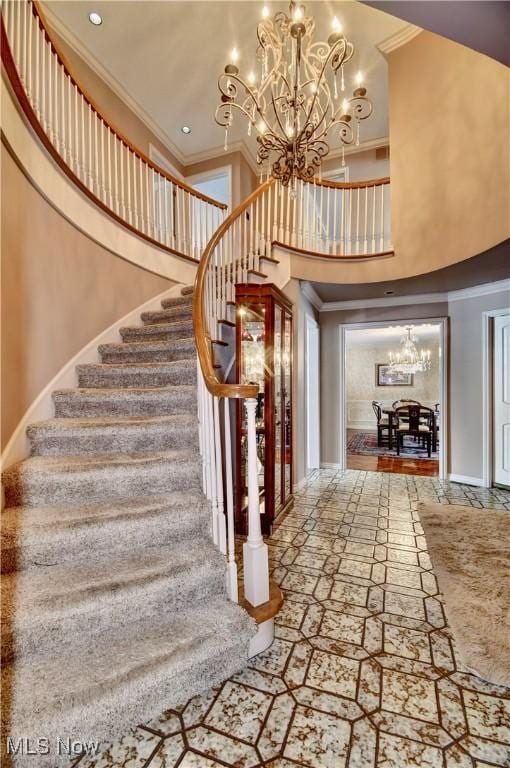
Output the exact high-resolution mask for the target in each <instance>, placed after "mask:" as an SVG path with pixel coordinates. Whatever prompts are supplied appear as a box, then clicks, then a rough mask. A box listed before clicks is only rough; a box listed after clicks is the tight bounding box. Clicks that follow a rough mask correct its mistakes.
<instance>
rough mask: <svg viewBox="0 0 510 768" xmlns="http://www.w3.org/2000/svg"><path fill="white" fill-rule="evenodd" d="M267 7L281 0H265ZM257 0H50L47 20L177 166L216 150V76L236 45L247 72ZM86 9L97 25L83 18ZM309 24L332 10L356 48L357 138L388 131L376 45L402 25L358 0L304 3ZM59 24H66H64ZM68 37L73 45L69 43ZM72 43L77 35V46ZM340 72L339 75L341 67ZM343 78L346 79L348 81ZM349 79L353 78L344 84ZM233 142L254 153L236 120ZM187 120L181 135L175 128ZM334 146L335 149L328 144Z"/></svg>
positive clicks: (323, 22) (319, 23) (323, 27)
mask: <svg viewBox="0 0 510 768" xmlns="http://www.w3.org/2000/svg"><path fill="white" fill-rule="evenodd" d="M267 4H268V5H269V7H270V9H271V11H272V12H275V11H276V10H281V9H286V7H287V6H286V3H267ZM262 5H263V3H262V2H251V0H248V1H246V2H243V1H242V0H238V1H237V2H223V1H217V0H209V2H207V1H206V2H203V1H202V0H198V1H197V2H195V1H194V0H187V1H184V2H183V1H182V0H181V1H176V2H168V1H164V0H162V1H158V2H154V1H153V0H137V1H136V2H126V1H125V0H90V1H89V0H87V1H86V2H84V1H83V0H48V1H47V2H45V3H44V6H45V8H47V9H49V21H50V23H51V22H52V19H53V22H54V23H55V25H56V27H57V31H59V32H60V33H61V34H62V33H63V34H64V37H65V38H67V40H68V42H71V44H73V42H74V44H75V47H77V48H81V53H82V54H85V55H86V56H87V58H88V59H89V60H91V57H92V60H94V59H95V60H96V61H97V62H99V65H100V67H101V68H102V70H103V73H104V72H105V73H106V75H107V77H108V79H109V80H110V84H112V83H113V84H115V89H116V90H117V91H119V90H120V91H121V95H122V91H124V93H127V94H129V98H130V99H131V101H132V102H135V104H136V105H138V106H139V107H140V108H141V110H142V111H143V112H145V113H146V114H148V115H149V116H150V117H151V119H152V121H153V122H154V123H155V124H156V125H157V126H158V127H159V129H160V132H161V133H162V134H164V136H165V138H166V143H167V144H168V146H169V147H170V148H171V149H172V148H173V149H174V150H176V151H177V155H178V157H179V159H180V160H181V161H182V162H191V161H192V160H195V159H198V155H199V154H200V153H204V152H209V153H210V152H211V151H212V150H215V149H218V150H219V151H221V147H222V144H223V140H224V135H223V129H221V128H220V127H219V126H217V125H216V123H215V122H214V111H215V107H216V105H217V103H218V95H219V94H218V86H217V79H218V75H219V74H220V73H221V72H222V71H223V67H224V66H225V64H226V63H227V61H228V55H229V52H230V50H231V49H232V48H233V46H234V45H235V46H236V47H237V48H238V50H239V51H240V54H241V60H240V68H241V72H243V71H244V72H246V71H248V70H249V69H251V67H252V65H253V64H254V54H255V49H256V25H257V22H258V21H259V19H260V15H261V8H262ZM92 10H97V11H99V12H100V13H101V15H102V18H103V23H102V24H101V26H98V27H95V26H93V25H92V24H91V23H90V22H89V20H88V14H89V12H90V11H92ZM308 11H309V12H311V13H313V15H314V17H315V20H316V38H315V39H317V40H322V39H325V38H327V36H328V35H329V32H330V24H331V20H332V18H333V16H337V17H338V18H339V19H340V20H341V21H342V24H343V28H344V31H345V34H346V36H347V37H348V38H349V39H351V40H352V41H353V42H354V44H355V47H356V53H355V56H354V58H353V60H352V61H351V64H350V65H349V71H350V77H351V78H353V77H354V75H355V73H356V72H357V71H358V70H361V71H362V72H363V73H364V75H365V83H366V86H367V89H368V92H369V95H370V96H371V98H372V100H373V103H374V112H373V114H372V116H371V117H370V118H369V119H368V120H367V121H366V122H364V123H363V125H362V136H361V138H362V141H363V142H366V141H374V140H377V139H381V138H384V137H387V136H388V97H387V90H388V89H387V65H386V61H385V59H384V56H383V55H382V53H380V51H378V50H377V48H376V45H377V44H378V43H380V42H382V41H383V40H385V39H386V38H388V37H390V36H392V35H394V34H395V33H396V32H398V31H400V30H402V29H403V28H405V27H406V26H407V25H406V23H405V22H402V21H401V20H399V19H396V18H394V17H392V16H389V15H388V14H385V13H382V12H381V11H378V10H374V9H373V8H369V7H368V6H366V5H363V4H361V3H358V2H353V1H349V2H323V0H320V1H319V0H317V2H309V3H308ZM62 25H64V26H62ZM73 38H74V41H73ZM77 41H79V42H78V43H77ZM346 74H347V72H346ZM348 82H349V81H348ZM350 82H352V80H351V81H350ZM236 122H237V126H234V128H233V129H232V131H231V132H230V133H231V141H232V142H236V141H240V140H244V141H245V143H246V144H248V145H249V146H250V149H251V152H252V154H253V156H254V154H255V153H254V147H255V143H254V139H253V138H252V139H251V140H250V139H248V137H247V135H246V124H243V125H242V127H241V121H240V120H237V121H236ZM182 125H189V126H190V127H191V128H192V133H191V134H190V135H188V136H184V135H183V134H182V133H181V131H180V128H181V126H182ZM332 148H334V145H332Z"/></svg>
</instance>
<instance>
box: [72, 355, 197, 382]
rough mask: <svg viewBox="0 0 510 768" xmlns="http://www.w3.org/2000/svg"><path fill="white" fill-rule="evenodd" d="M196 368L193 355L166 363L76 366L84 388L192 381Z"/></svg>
mask: <svg viewBox="0 0 510 768" xmlns="http://www.w3.org/2000/svg"><path fill="white" fill-rule="evenodd" d="M196 369H197V363H196V359H194V358H190V359H186V360H175V361H172V362H164V363H85V364H83V365H77V366H76V371H77V374H78V382H79V384H80V386H82V387H83V386H85V387H103V386H107V387H112V386H117V387H122V386H127V387H141V386H143V385H144V384H147V385H148V386H151V387H155V386H158V384H159V385H160V386H167V385H168V384H193V383H195V381H196V375H197V370H196Z"/></svg>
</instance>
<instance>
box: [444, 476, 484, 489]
mask: <svg viewBox="0 0 510 768" xmlns="http://www.w3.org/2000/svg"><path fill="white" fill-rule="evenodd" d="M448 480H450V482H452V483H462V484H463V485H476V486H479V487H480V488H485V483H484V481H483V479H482V478H481V477H470V476H469V475H455V474H451V475H448Z"/></svg>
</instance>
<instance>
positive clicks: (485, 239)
mask: <svg viewBox="0 0 510 768" xmlns="http://www.w3.org/2000/svg"><path fill="white" fill-rule="evenodd" d="M182 5H183V4H182V3H122V4H119V3H111V2H107V1H106V2H103V3H101V9H100V10H101V16H102V23H101V24H100V25H93V24H91V23H90V21H89V18H88V14H89V12H90V10H91V9H90V8H89V4H88V3H86V2H69V3H68V2H45V3H43V4H41V5H40V6H39V4H37V7H38V8H39V9H40V14H41V17H42V19H44V23H45V24H46V30H47V33H46V34H47V38H48V39H47V42H49V39H51V41H52V42H51V45H52V50H53V53H54V56H55V59H56V58H57V52H58V60H59V61H60V62H61V63H62V66H63V71H64V73H67V75H68V76H69V82H70V83H71V77H70V76H71V75H72V77H73V79H74V80H73V81H74V83H76V84H77V86H79V90H80V92H81V93H83V94H84V95H85V98H86V100H88V101H89V102H90V103H91V105H92V106H93V108H94V109H96V110H97V113H98V114H100V115H101V118H102V119H104V121H105V122H104V125H105V137H104V139H103V135H102V132H101V125H102V124H101V123H100V124H99V125H100V130H99V134H100V135H99V138H98V136H97V135H96V136H95V137H94V135H93V134H94V131H95V130H96V128H91V127H89V128H87V125H86V124H85V126H84V127H83V128H81V127H79V126H76V127H75V126H74V124H73V125H70V126H69V130H68V139H72V138H73V137H74V139H78V138H79V137H80V132H81V138H82V139H83V140H84V139H85V138H86V137H88V133H87V131H90V138H91V140H94V138H95V140H96V142H98V146H99V147H100V146H102V145H101V142H103V140H104V141H105V142H106V143H105V146H104V148H103V151H104V160H103V161H102V160H101V159H99V164H100V165H101V162H104V163H105V164H106V166H108V165H109V163H111V164H112V165H113V163H115V162H117V156H116V154H115V152H113V145H112V149H110V144H109V143H108V142H110V141H111V134H110V130H109V129H108V128H106V126H111V127H112V128H114V129H115V130H116V131H117V132H118V133H119V134H120V135H121V136H123V137H124V138H125V139H126V146H128V145H129V147H131V148H132V149H134V150H135V153H136V152H137V153H138V156H139V157H140V158H142V159H143V158H145V159H147V160H149V161H150V162H152V164H153V166H154V167H159V168H161V169H162V171H163V172H164V173H166V174H167V175H168V178H173V179H175V183H169V184H168V185H167V184H166V182H165V180H164V177H163V176H161V177H158V176H157V174H156V175H155V176H154V175H153V178H152V183H151V180H150V179H149V176H147V179H144V178H142V175H143V173H145V172H146V171H147V167H148V168H149V169H150V168H151V166H150V165H149V166H147V167H146V168H145V169H144V170H143V171H142V172H141V173H140V176H139V178H137V180H136V183H133V188H132V190H130V194H131V198H135V200H136V197H137V196H139V197H140V200H139V201H138V205H142V207H143V201H142V200H141V198H142V197H143V196H144V195H145V196H146V197H147V198H148V197H149V186H150V185H151V186H152V187H153V188H152V189H151V192H150V197H151V200H150V201H148V202H147V204H146V210H145V212H144V211H143V210H142V211H141V212H140V214H139V215H138V213H137V212H136V211H134V210H133V211H131V210H130V211H127V212H125V213H124V216H123V218H128V219H129V223H130V224H131V226H132V228H134V229H135V230H143V231H144V232H145V234H146V235H147V236H148V237H149V238H152V240H153V241H154V242H155V243H156V244H157V243H159V244H161V243H162V241H163V245H166V246H168V247H169V248H170V249H171V250H174V251H175V252H177V253H184V254H185V255H188V256H191V258H192V259H193V260H195V261H196V260H198V259H200V255H201V253H202V252H203V249H204V247H205V245H206V243H207V241H208V240H209V238H210V236H211V235H212V233H213V231H214V230H215V229H216V227H217V226H218V225H219V223H220V222H221V220H222V218H223V216H224V213H223V212H224V210H225V208H224V206H225V205H227V206H229V207H230V209H231V210H232V209H235V208H236V206H238V205H239V204H240V203H242V202H243V201H244V200H245V199H246V198H247V197H248V195H250V194H251V193H252V192H254V191H255V190H256V189H257V188H258V186H259V184H260V182H261V176H260V169H259V168H258V167H257V164H256V161H255V156H256V147H257V145H256V141H255V135H254V134H255V133H256V131H253V132H252V135H251V136H250V135H248V134H247V132H246V124H245V123H244V122H242V121H241V120H240V119H239V120H238V119H236V120H235V121H234V124H233V126H232V127H231V129H230V130H229V132H228V139H227V149H225V145H224V140H225V136H224V131H223V129H222V128H220V127H219V126H218V125H216V124H215V122H214V110H215V105H216V103H217V101H218V98H217V97H218V88H217V82H216V80H217V75H218V74H219V73H221V71H222V68H223V65H224V63H225V61H226V60H227V58H228V52H229V49H230V48H232V47H233V46H235V47H236V48H237V49H238V50H239V51H240V55H241V63H240V67H241V69H242V70H243V71H244V69H249V68H250V67H251V66H253V63H254V53H255V50H254V49H255V45H254V39H253V38H254V35H253V31H254V28H255V26H256V23H257V21H258V20H259V17H260V11H261V9H260V7H259V6H258V4H256V3H249V4H239V3H214V4H210V3H193V4H192V5H191V6H190V5H189V4H187V6H186V12H185V13H184V12H183V8H182V7H181V6H182ZM334 12H335V14H337V16H338V18H339V19H340V20H341V22H342V24H343V27H344V29H345V30H346V32H347V33H348V34H349V37H350V38H352V39H353V41H354V43H355V45H356V63H355V65H354V66H355V68H357V67H359V69H360V71H362V73H363V77H364V84H365V85H366V87H367V90H368V93H369V95H370V97H371V99H372V102H373V114H372V115H371V117H370V119H369V120H366V121H364V123H363V125H362V131H361V136H360V141H359V145H358V144H357V143H355V144H354V145H353V146H350V147H348V149H347V152H346V156H345V166H343V165H342V153H341V150H340V147H339V144H338V142H336V143H335V139H333V140H331V141H330V143H331V151H330V153H329V155H328V156H327V158H326V159H325V161H324V163H323V168H322V171H321V173H322V176H323V179H324V180H326V179H328V178H333V179H337V180H338V179H340V180H342V181H348V182H350V183H355V182H358V181H364V180H371V179H381V178H387V177H390V178H391V195H390V190H389V189H387V190H386V197H385V201H383V200H382V199H379V198H377V192H376V190H375V188H374V189H373V190H372V189H371V190H370V192H368V193H367V192H366V191H365V193H366V194H367V197H366V198H365V199H363V198H364V194H363V188H362V191H361V196H360V190H358V191H357V192H355V193H348V192H346V191H345V190H343V191H340V193H339V192H338V190H334V189H333V190H330V189H328V187H326V188H325V189H323V188H320V190H319V191H316V190H315V188H314V190H313V192H312V193H311V194H312V200H311V202H310V206H309V207H310V209H311V211H313V212H316V213H317V220H316V221H314V223H313V227H314V231H313V232H312V233H311V236H310V237H309V238H307V237H306V236H305V234H304V232H303V235H302V236H301V238H300V237H299V232H300V231H301V230H304V226H303V223H302V222H300V221H299V210H298V217H297V219H298V221H297V222H296V220H295V218H294V217H293V213H292V203H290V202H289V205H288V209H289V213H288V214H287V212H286V211H285V212H283V213H282V215H281V216H280V218H283V220H284V224H286V227H287V230H288V231H289V233H290V230H292V229H293V228H294V229H295V230H296V231H295V232H294V239H292V237H291V236H290V234H289V236H288V237H287V238H284V240H285V243H284V244H285V245H286V246H291V248H290V251H289V254H288V259H289V271H290V275H291V276H292V277H296V278H300V279H307V280H313V279H316V273H317V269H318V268H319V269H320V271H321V280H322V281H323V282H331V283H342V284H360V283H377V282H379V281H381V280H385V281H386V280H397V279H402V278H409V277H412V276H416V275H422V274H427V273H429V272H434V271H437V270H440V269H442V268H446V267H449V266H451V265H454V264H456V263H459V262H462V261H465V260H467V259H470V258H472V257H475V256H477V255H479V254H481V253H484V252H486V251H488V250H489V249H490V248H492V247H494V246H497V245H499V244H500V243H502V242H504V241H505V240H506V239H507V238H508V236H509V234H510V197H509V195H510V192H509V190H510V157H509V142H508V136H509V135H510V128H509V126H510V90H509V88H510V76H509V70H508V69H507V67H505V65H504V64H502V63H500V62H498V61H496V60H494V59H491V58H489V57H488V56H486V55H483V54H480V53H477V52H475V51H474V50H471V49H469V48H467V47H464V46H462V45H459V44H458V43H456V42H453V41H450V40H448V39H446V38H444V37H441V36H439V35H437V34H434V33H432V32H428V31H424V30H422V29H420V28H418V27H414V26H412V25H410V24H409V23H408V22H407V21H403V20H401V19H399V18H397V17H394V16H390V15H389V14H387V13H384V12H382V11H380V10H375V9H373V8H369V7H367V5H364V4H361V3H338V4H336V5H335V9H334ZM313 13H314V17H315V18H316V23H317V37H318V38H319V39H321V38H325V37H326V38H327V35H328V33H329V30H330V24H331V20H332V11H331V9H330V8H329V6H328V5H327V4H326V3H314V6H313ZM225 19H227V22H228V23H225ZM140 30H142V31H143V34H140ZM226 30H228V33H227V32H226ZM170 38H171V39H172V41H173V44H172V45H171V46H168V40H169V39H170ZM190 41H191V43H192V45H191V46H190ZM14 44H15V43H14ZM33 58H34V61H32V64H31V67H32V71H33V77H34V79H35V64H36V62H35V49H34V57H33ZM24 65H25V66H27V62H26V61H25V62H24ZM52 71H53V70H52ZM245 74H246V73H245ZM67 75H66V74H64V76H65V77H66V80H67ZM54 84H55V87H57V80H56V79H55V81H54ZM50 88H51V83H50ZM45 98H46V99H48V98H49V94H48V93H47V94H46V97H45ZM62 98H63V99H64V100H67V99H69V102H71V101H72V100H73V99H75V98H76V94H75V90H74V89H73V88H70V89H69V92H68V91H65V89H64V95H63V97H62ZM66 104H67V102H66ZM480 105H483V107H482V108H480ZM63 106H65V105H64V104H63ZM71 106H72V105H71ZM75 117H76V116H75ZM75 117H73V118H72V120H73V121H74V119H75ZM78 117H79V112H78ZM55 119H56V120H57V121H58V116H57V115H55ZM66 119H67V118H66ZM61 122H62V126H61V128H62V130H65V129H66V128H67V126H66V124H65V123H66V120H64V119H63V118H61ZM89 126H90V123H89ZM185 126H188V127H189V128H190V129H191V131H190V132H188V133H185V132H183V130H182V129H183V128H184V127H185ZM77 143H79V142H77ZM110 152H111V156H110V154H109V153H110ZM123 164H125V166H126V171H127V170H128V169H129V167H130V160H129V158H126V159H125V160H122V156H120V158H119V169H121V168H122V167H123ZM77 165H79V163H77ZM75 170H76V169H75ZM120 172H121V171H120V170H117V169H115V173H116V174H119V173H120ZM180 185H181V186H180ZM96 186H97V187H98V190H99V188H100V187H101V184H100V183H97V182H96ZM102 186H103V189H102V190H99V191H102V193H103V197H104V193H105V191H106V187H107V186H108V185H107V184H106V183H105V184H104V185H102ZM112 186H113V184H112ZM167 186H168V198H169V200H167V199H166V195H167ZM188 187H192V188H194V189H195V190H197V191H198V194H199V195H200V193H205V195H206V196H207V195H210V196H212V197H213V198H214V197H216V198H221V203H223V206H222V205H218V206H214V205H213V206H211V207H209V206H207V205H201V204H198V205H197V200H196V199H195V197H194V194H193V193H191V194H190V192H189V189H188ZM179 190H180V191H179ZM96 191H97V190H96ZM175 193H176V194H175ZM179 194H182V202H181V203H180V204H179ZM309 196H310V193H308V194H306V193H305V192H302V195H301V201H302V203H301V205H302V211H301V213H302V218H305V214H306V218H307V220H308V221H307V226H308V228H310V225H309V220H310V217H311V214H310V211H309V210H308V211H307V210H306V203H307V202H308V197H309ZM372 196H373V199H372ZM170 198H173V199H174V200H176V205H175V209H174V210H172V211H171V214H172V217H174V218H175V217H177V219H178V224H179V227H177V228H180V232H177V231H176V227H175V226H173V227H171V228H170V229H171V231H170V232H169V233H168V232H167V233H165V234H162V232H161V231H158V230H162V229H163V226H162V225H161V222H160V223H159V224H158V222H155V221H154V220H153V219H154V218H155V209H158V211H159V209H160V208H161V209H162V208H163V207H168V206H170V208H171V202H170ZM192 198H193V199H194V202H193V199H192ZM103 202H104V200H103ZM201 202H202V203H204V202H206V201H205V200H204V199H202V201H201ZM106 204H107V205H108V201H106ZM117 205H118V209H120V205H121V204H119V203H118V204H117ZM349 205H350V208H349ZM113 207H115V201H114V204H113ZM294 207H296V204H294ZM204 208H205V209H207V210H205V211H204ZM344 208H345V209H346V213H345V214H344V213H343V212H342V213H340V212H339V213H338V221H334V218H335V216H336V213H337V211H340V210H341V209H342V211H343V209H344ZM117 213H118V214H119V213H120V215H121V216H122V213H121V212H120V210H117ZM200 216H202V219H203V220H201V221H200V223H199V224H198V225H197V223H196V221H197V220H198V219H199V217H200ZM179 217H180V218H179ZM347 217H348V218H349V224H350V227H351V229H352V230H354V228H355V227H357V228H358V229H359V231H358V230H356V232H355V233H354V234H353V232H351V233H350V234H351V238H350V240H349V241H348V242H347V244H346V245H345V247H344V249H343V251H342V249H341V248H340V249H339V253H342V254H343V255H345V254H350V255H357V254H358V255H359V254H361V255H363V256H365V255H367V254H374V253H380V254H381V253H382V254H384V256H385V257H384V258H380V259H353V260H345V259H343V260H341V261H340V260H331V259H327V258H321V260H320V261H317V258H310V255H311V254H313V253H314V252H316V251H319V252H320V253H321V255H322V256H323V257H325V256H328V255H330V254H332V253H335V243H336V242H337V241H338V240H339V239H340V236H341V233H340V229H341V221H343V220H344V218H347ZM372 218H373V222H374V223H373V224H372ZM356 219H358V220H359V221H356ZM376 219H377V222H376ZM367 220H368V223H367ZM363 221H364V226H365V230H364V232H363ZM281 223H282V222H279V225H281ZM261 225H262V223H261V222H260V224H259V226H261ZM266 226H267V224H266ZM335 227H336V230H337V231H336V230H335ZM367 229H368V236H367ZM149 230H150V231H149ZM273 230H274V228H273ZM346 230H347V226H346ZM342 237H343V238H344V239H345V238H346V237H347V233H344V234H343V235H342ZM268 239H270V241H271V245H274V244H275V243H276V244H278V242H279V241H281V237H279V234H278V227H277V228H276V234H275V232H274V231H273V232H271V233H270V234H269V236H268ZM317 240H320V241H321V246H320V247H319V248H317V247H315V246H316V245H317ZM371 240H372V241H373V246H371V244H370V241H371ZM363 241H365V243H364V242H363ZM367 241H368V245H367V244H366V243H367ZM376 241H377V242H376ZM292 246H293V247H292ZM379 246H381V247H379Z"/></svg>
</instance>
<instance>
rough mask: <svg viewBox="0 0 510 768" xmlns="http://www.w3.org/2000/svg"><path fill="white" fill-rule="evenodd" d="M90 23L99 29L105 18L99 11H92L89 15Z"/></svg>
mask: <svg viewBox="0 0 510 768" xmlns="http://www.w3.org/2000/svg"><path fill="white" fill-rule="evenodd" d="M89 21H90V23H91V24H94V26H95V27H98V26H99V25H100V24H102V23H103V18H102V16H101V14H99V13H98V12H97V11H92V12H91V13H89Z"/></svg>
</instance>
